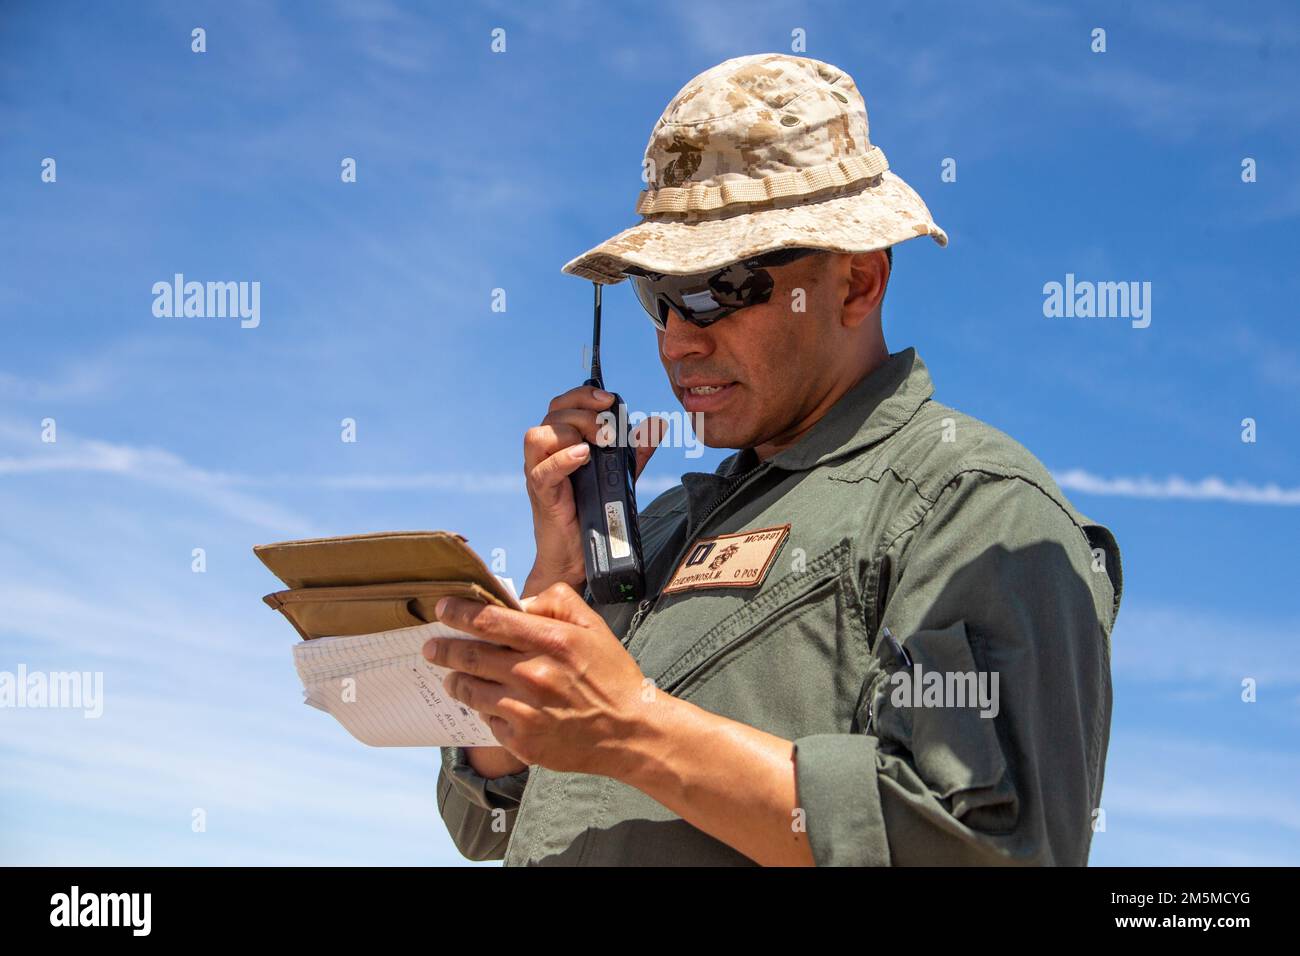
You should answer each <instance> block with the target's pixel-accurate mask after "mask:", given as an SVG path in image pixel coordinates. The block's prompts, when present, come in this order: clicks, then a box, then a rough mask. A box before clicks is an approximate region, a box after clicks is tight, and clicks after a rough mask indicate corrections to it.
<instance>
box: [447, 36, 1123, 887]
mask: <svg viewBox="0 0 1300 956" xmlns="http://www.w3.org/2000/svg"><path fill="white" fill-rule="evenodd" d="M646 159H647V161H648V165H647V169H648V170H649V172H650V179H649V180H648V182H649V184H650V187H651V188H649V189H647V190H646V191H644V192H643V193H642V195H641V199H640V202H639V203H638V211H639V212H640V213H641V215H642V217H643V218H642V221H641V222H640V223H639V224H637V225H635V226H633V227H631V228H630V229H627V230H625V231H623V232H621V233H619V234H618V235H616V236H614V237H613V238H612V239H610V240H608V241H607V242H605V243H603V244H601V245H600V246H597V247H596V248H594V249H592V250H591V251H590V252H588V253H586V254H585V255H582V256H580V257H578V258H577V259H574V260H573V261H571V262H569V263H568V264H567V265H566V266H565V267H564V271H565V272H567V273H569V274H572V275H576V276H581V277H584V278H587V279H590V280H593V281H595V282H600V283H607V284H608V283H615V282H619V281H622V280H623V279H627V278H630V279H631V281H632V283H633V285H634V286H635V288H636V291H637V294H638V297H639V298H640V299H641V301H642V304H643V305H645V306H646V308H647V310H648V311H649V312H650V314H651V318H652V319H653V320H654V321H655V325H656V327H657V330H658V331H657V335H658V341H659V353H660V360H661V362H662V363H663V366H664V369H665V371H666V372H667V374H668V376H669V379H670V382H671V383H672V387H673V390H674V393H675V394H676V395H677V397H678V399H679V400H680V401H681V402H682V403H683V405H684V407H685V408H686V410H687V411H688V412H699V413H702V420H703V426H702V434H701V436H700V437H701V439H702V440H703V441H704V442H705V443H706V444H708V445H709V446H711V447H721V448H733V449H737V451H736V453H735V454H733V455H731V456H730V457H728V458H727V459H725V460H724V461H723V462H722V464H721V465H720V466H719V467H718V469H717V471H716V472H715V473H712V474H709V473H702V472H690V473H687V474H685V475H683V476H682V483H681V484H680V485H679V486H677V487H674V488H672V489H671V490H669V491H667V492H665V493H664V494H662V495H660V496H659V497H658V498H656V499H655V500H654V501H653V502H652V503H650V505H649V506H648V507H646V508H645V509H644V510H642V511H641V512H640V513H639V521H640V527H641V536H642V546H643V554H644V559H645V564H646V586H647V592H646V595H647V596H646V599H645V600H644V601H642V602H641V603H640V604H639V605H635V606H633V605H609V606H603V605H595V606H593V605H591V604H589V603H588V601H587V600H584V596H583V595H582V592H583V586H584V580H585V575H584V564H583V555H582V550H581V542H580V540H579V533H578V524H577V517H576V512H575V508H574V504H573V496H572V490H571V486H570V483H569V475H570V474H572V472H573V471H574V470H576V469H577V468H578V467H579V466H580V465H581V464H582V462H583V461H584V460H585V454H584V451H585V450H586V449H587V448H588V445H587V443H589V442H590V441H593V440H597V432H598V418H597V416H598V415H599V414H600V412H602V411H604V410H605V409H607V408H608V407H609V404H610V401H611V398H610V396H609V395H607V394H603V393H599V392H597V391H595V390H594V389H591V388H589V387H581V388H575V389H573V390H571V391H569V392H567V393H565V394H564V395H561V396H558V397H557V398H556V399H554V400H553V401H552V402H551V407H550V409H549V411H548V413H547V415H546V417H545V419H544V420H543V422H542V424H541V425H540V426H538V427H536V428H533V429H530V430H529V432H528V433H527V434H526V436H525V471H526V474H527V478H528V492H529V497H530V500H531V503H532V508H533V517H534V532H535V535H536V538H537V558H536V562H535V564H534V566H533V569H532V572H531V573H530V575H529V577H528V580H527V583H526V585H525V589H524V592H523V594H524V602H523V603H524V607H525V609H526V612H525V613H521V612H518V611H512V610H509V609H505V608H498V607H487V606H485V605H482V604H479V603H476V602H471V601H466V600H461V599H449V600H447V601H446V602H445V603H444V604H443V606H442V607H441V609H440V610H439V615H440V619H441V620H443V621H444V622H446V623H447V624H449V625H450V626H452V627H454V628H459V629H462V630H465V631H469V632H470V633H472V634H474V635H476V636H478V637H481V638H485V639H487V640H489V641H491V642H493V643H492V644H484V643H480V642H473V641H465V640H438V641H431V642H430V643H429V645H427V646H426V648H425V654H426V656H427V657H428V658H429V659H430V660H432V661H434V662H436V663H439V664H442V665H445V666H447V667H450V668H451V669H452V670H453V671H455V672H456V673H454V674H453V675H451V676H450V677H449V679H448V682H447V686H448V689H449V691H450V692H451V693H453V694H454V695H455V696H456V697H457V698H458V699H459V700H461V701H462V702H463V703H465V704H466V706H469V707H471V708H472V709H474V710H476V711H478V712H479V713H480V714H481V715H483V717H484V718H485V719H486V720H487V721H488V722H489V725H490V726H491V728H492V730H493V732H494V734H495V735H496V737H497V740H498V741H500V742H501V744H502V746H500V747H489V748H472V749H465V748H443V752H442V758H443V760H442V768H441V772H440V775H439V778H438V784H437V795H438V809H439V812H440V813H441V814H442V817H443V819H444V821H445V822H446V824H447V826H448V829H449V830H450V832H451V835H452V837H453V839H454V841H455V843H456V845H457V847H458V848H459V849H460V850H461V852H462V853H463V854H464V855H465V856H467V857H469V858H470V859H474V860H488V859H502V858H504V860H505V862H506V863H507V864H508V865H538V864H583V865H611V864H650V865H654V864H664V865H680V864H711V865H753V864H755V863H757V864H776V865H809V864H818V865H826V864H838V865H888V864H896V865H906V864H974V865H988V864H1058V865H1060V864H1065V865H1082V864H1084V863H1086V862H1087V858H1088V850H1089V846H1090V843H1091V836H1092V832H1093V824H1094V820H1095V817H1096V811H1097V809H1098V805H1099V800H1100V796H1101V788H1102V778H1103V770H1104V764H1105V758H1106V748H1107V744H1108V740H1109V732H1110V716H1111V679H1110V633H1111V628H1112V625H1113V623H1114V620H1115V615H1116V613H1117V611H1118V607H1119V600H1120V592H1121V573H1120V563H1119V552H1118V549H1117V547H1116V544H1115V539H1114V538H1113V537H1112V535H1111V533H1110V532H1109V531H1108V530H1107V529H1106V528H1104V527H1103V526H1101V525H1099V524H1096V523H1094V522H1092V521H1089V520H1088V519H1087V518H1085V517H1084V516H1083V515H1081V514H1080V513H1079V512H1078V511H1076V510H1075V509H1074V507H1073V506H1072V505H1071V504H1070V502H1069V501H1067V500H1066V498H1065V496H1064V495H1062V494H1061V491H1060V489H1059V488H1057V486H1056V484H1055V482H1054V481H1053V480H1052V478H1051V476H1050V475H1049V474H1048V472H1047V471H1046V469H1044V467H1043V466H1042V465H1041V464H1040V463H1039V462H1038V461H1037V459H1035V458H1034V457H1033V455H1031V454H1030V453H1029V452H1028V451H1026V450H1025V449H1024V448H1023V447H1021V446H1020V445H1019V444H1017V443H1016V442H1015V441H1013V440H1012V439H1010V438H1009V437H1007V436H1006V435H1004V434H1002V433H1001V432H998V431H996V430H995V429H993V428H991V427H989V426H988V425H985V424H983V423H981V422H979V421H977V420H975V419H973V418H970V417H968V416H966V415H963V414H961V413H960V412H957V411H955V410H953V409H951V408H948V407H946V406H944V405H941V404H939V403H938V402H936V401H935V400H934V398H933V393H934V389H933V386H932V384H931V380H930V376H929V374H928V372H927V370H926V366H925V364H924V363H923V362H922V361H921V357H920V356H919V355H918V354H917V353H916V351H915V350H914V349H911V348H908V349H905V350H903V351H899V352H894V353H891V352H890V351H889V350H888V349H887V348H886V346H885V342H884V338H883V334H882V331H881V303H882V299H883V296H884V293H885V287H886V284H887V282H888V278H889V273H890V270H891V268H892V249H891V247H892V246H894V245H897V244H898V243H900V242H903V241H905V240H907V239H910V238H914V237H917V236H925V235H929V236H931V237H932V238H934V239H935V240H936V241H937V242H938V243H939V245H945V244H946V243H947V236H946V235H945V233H944V232H943V230H942V229H940V228H939V226H938V225H937V224H936V223H935V222H934V221H933V219H932V218H931V216H930V213H929V210H928V209H927V208H926V206H925V204H924V203H923V202H922V201H921V199H920V198H919V197H918V196H917V195H916V193H915V192H913V191H912V189H911V188H910V187H908V186H907V185H906V184H905V183H904V182H903V181H902V180H901V179H900V178H898V177H897V176H895V175H894V174H893V173H892V172H890V171H889V169H888V163H887V161H886V159H885V156H884V154H883V152H881V150H880V149H879V148H878V147H876V146H874V145H872V144H871V142H870V139H869V137H868V126H867V115H866V108H865V105H864V103H863V100H862V97H861V95H860V94H859V93H858V90H857V88H856V86H855V85H854V83H853V80H852V79H851V77H849V75H848V74H846V73H845V72H844V71H842V70H840V69H838V68H836V67H833V66H831V65H829V64H826V63H822V62H820V61H817V60H813V59H808V58H804V57H795V56H788V55H782V54H760V55H754V56H746V57H739V58H735V59H731V60H727V61H726V62H724V63H722V64H720V65H718V66H716V67H714V68H712V69H710V70H708V71H706V72H704V73H702V74H700V75H699V76H697V77H695V78H694V79H693V80H691V81H690V82H689V83H688V84H687V85H686V86H685V87H684V88H683V89H682V90H681V91H680V92H679V93H678V94H677V96H676V97H675V98H674V99H673V100H672V102H671V103H670V104H669V105H668V108H667V109H666V110H665V112H664V114H663V115H662V117H661V118H660V119H659V121H658V123H657V124H656V125H655V128H654V132H653V134H652V135H651V138H650V142H649V145H648V147H647V150H646ZM798 250H814V252H813V253H811V254H799V252H798ZM661 425H662V422H660V421H659V420H657V419H651V420H648V421H647V422H644V423H643V424H642V426H641V428H640V429H639V432H638V434H637V435H636V436H635V441H636V443H637V445H638V448H637V473H638V474H639V473H640V471H641V469H643V468H644V466H645V463H646V461H647V460H648V458H649V457H650V455H651V454H652V453H653V451H654V446H655V444H656V443H657V441H658V440H660V438H661V434H660V432H661V428H660V426H661ZM575 451H576V452H577V454H575V453H574V452H575Z"/></svg>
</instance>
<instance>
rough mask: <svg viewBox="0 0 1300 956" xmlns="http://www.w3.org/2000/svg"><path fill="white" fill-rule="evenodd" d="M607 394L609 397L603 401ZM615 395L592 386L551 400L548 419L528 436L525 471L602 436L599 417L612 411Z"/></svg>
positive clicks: (569, 391) (525, 450)
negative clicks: (571, 446)
mask: <svg viewBox="0 0 1300 956" xmlns="http://www.w3.org/2000/svg"><path fill="white" fill-rule="evenodd" d="M601 394H603V395H604V396H605V397H604V398H600V397H598V396H599V395H601ZM613 401H614V396H613V395H611V394H610V393H609V392H603V393H602V392H600V390H599V389H596V388H593V387H591V386H589V385H581V386H579V387H577V388H571V389H569V390H568V391H567V392H565V393H564V394H563V395H557V396H556V397H555V398H553V399H551V404H550V407H549V408H548V409H547V412H546V417H545V418H543V419H542V423H541V424H540V425H538V426H537V427H535V428H530V429H528V431H526V432H525V433H524V470H525V471H531V470H532V469H533V468H535V467H536V466H537V465H538V464H540V463H541V462H542V461H543V460H544V459H546V458H547V457H549V456H551V455H553V454H555V453H556V452H557V451H560V450H561V449H563V448H567V447H568V446H570V445H574V444H577V443H578V442H580V441H584V440H585V441H595V440H596V439H597V438H598V437H599V432H600V421H599V419H598V415H599V413H600V412H602V411H608V410H609V407H610V405H611V403H612V402H613Z"/></svg>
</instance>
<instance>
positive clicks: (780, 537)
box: [663, 524, 790, 594]
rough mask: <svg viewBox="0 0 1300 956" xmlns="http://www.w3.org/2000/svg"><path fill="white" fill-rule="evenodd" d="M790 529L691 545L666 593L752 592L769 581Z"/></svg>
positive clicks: (728, 536) (778, 528) (744, 533)
mask: <svg viewBox="0 0 1300 956" xmlns="http://www.w3.org/2000/svg"><path fill="white" fill-rule="evenodd" d="M789 534H790V525H789V524H782V525H777V526H776V527H774V528H758V529H756V530H754V531H738V532H736V533H735V534H720V535H717V536H716V537H712V538H701V539H700V540H699V541H696V542H695V544H693V545H691V549H690V550H689V551H687V552H686V557H684V558H682V563H681V564H679V565H678V566H677V570H676V571H674V572H673V576H672V577H671V578H669V579H668V583H667V584H666V585H664V589H663V593H664V594H672V593H674V592H676V591H689V590H691V589H693V588H752V587H757V586H758V585H759V584H760V583H761V582H762V580H763V578H765V577H767V572H768V569H769V568H770V567H771V566H772V561H773V559H774V558H775V557H776V552H777V550H778V549H779V548H780V547H781V544H782V542H784V541H785V539H786V537H787V536H788V535H789Z"/></svg>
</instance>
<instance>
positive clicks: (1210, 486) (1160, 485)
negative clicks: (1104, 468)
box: [1052, 468, 1300, 507]
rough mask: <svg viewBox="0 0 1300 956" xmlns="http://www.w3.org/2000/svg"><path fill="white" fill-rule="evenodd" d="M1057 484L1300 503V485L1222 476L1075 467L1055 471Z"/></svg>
mask: <svg viewBox="0 0 1300 956" xmlns="http://www.w3.org/2000/svg"><path fill="white" fill-rule="evenodd" d="M1052 477H1053V478H1055V479H1056V483H1057V484H1058V485H1060V486H1061V487H1062V488H1064V489H1067V490H1070V491H1081V492H1084V493H1086V494H1092V495H1116V496H1119V497H1124V498H1159V499H1178V500H1183V501H1226V502H1231V503H1232V504H1247V505H1282V506H1285V507H1295V506H1297V505H1300V488H1283V487H1281V486H1279V485H1275V484H1267V485H1255V484H1251V483H1249V482H1246V481H1235V482H1233V483H1231V484H1229V483H1228V482H1226V481H1224V480H1222V479H1221V478H1216V477H1213V476H1211V477H1209V478H1199V479H1191V480H1189V479H1187V478H1181V477H1179V476H1177V475H1172V476H1170V477H1168V478H1148V477H1145V476H1144V477H1141V478H1124V477H1118V478H1104V477H1102V476H1100V475H1094V474H1092V473H1091V472H1087V471H1084V470H1083V469H1081V468H1072V469H1070V470H1068V471H1057V472H1053V473H1052Z"/></svg>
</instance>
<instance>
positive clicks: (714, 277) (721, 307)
mask: <svg viewBox="0 0 1300 956" xmlns="http://www.w3.org/2000/svg"><path fill="white" fill-rule="evenodd" d="M822 251H824V250H822V249H778V250H776V251H775V252H767V253H763V254H762V255H757V256H752V257H751V258H749V259H742V260H740V261H739V262H733V263H731V264H730V265H726V266H723V267H722V268H721V269H715V270H713V271H712V272H701V273H696V274H695V275H689V276H676V275H665V274H663V273H660V272H650V271H648V270H645V269H641V268H638V267H636V266H629V267H627V268H626V269H625V270H624V271H625V272H626V273H627V276H628V279H629V280H630V281H631V283H632V288H633V289H634V290H635V291H636V297H637V299H638V300H640V302H641V305H642V307H643V308H644V309H645V310H646V312H647V313H649V315H650V321H652V322H653V323H654V324H655V327H656V328H658V329H659V331H661V332H666V331H667V330H668V310H669V309H672V310H674V311H675V312H676V313H677V314H678V315H680V316H681V317H682V318H683V319H685V320H686V321H687V322H689V323H691V324H692V325H695V326H699V327H700V328H705V327H707V326H710V325H712V324H713V323H714V322H716V321H718V320H719V319H724V318H726V317H727V316H729V315H731V313H733V312H735V311H737V310H738V309H747V308H749V307H750V306H751V305H759V304H761V303H763V302H766V301H768V300H769V299H770V298H772V288H773V286H774V283H773V281H772V276H771V274H770V273H769V272H768V271H767V270H768V269H769V268H771V267H773V266H783V265H785V264H786V263H788V262H794V261H795V260H796V259H802V258H804V257H805V256H810V255H813V254H814V253H818V252H822Z"/></svg>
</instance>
